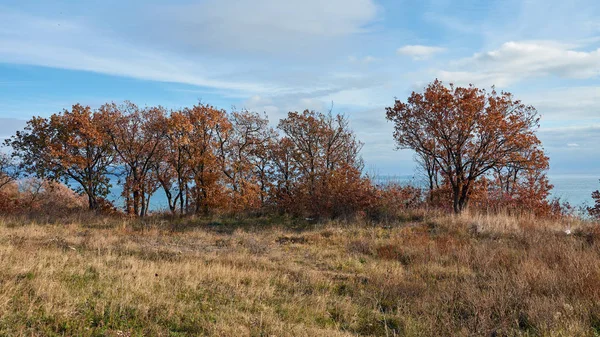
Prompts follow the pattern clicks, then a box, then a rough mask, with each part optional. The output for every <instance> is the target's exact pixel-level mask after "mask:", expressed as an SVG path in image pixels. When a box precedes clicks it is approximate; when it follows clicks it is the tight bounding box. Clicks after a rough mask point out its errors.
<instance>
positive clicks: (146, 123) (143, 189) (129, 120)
mask: <svg viewBox="0 0 600 337" xmlns="http://www.w3.org/2000/svg"><path fill="white" fill-rule="evenodd" d="M100 111H101V112H102V114H103V118H104V123H103V127H104V132H105V134H106V135H107V136H108V138H109V140H110V144H111V145H112V148H113V149H114V151H115V153H116V154H117V158H118V159H119V164H120V165H122V170H123V172H122V175H123V176H124V181H123V196H124V197H125V201H126V210H127V211H128V212H129V213H132V214H135V215H138V216H145V215H146V214H147V213H148V209H149V204H150V197H151V196H152V194H153V193H154V192H155V191H156V189H157V188H158V182H157V181H155V180H154V179H153V178H154V176H152V174H151V172H152V169H153V168H154V167H155V166H156V161H157V160H159V156H158V150H159V146H160V144H161V142H162V141H163V137H164V135H165V133H166V128H165V118H166V112H165V109H164V108H162V107H147V108H143V109H140V108H139V107H138V106H137V105H135V104H133V103H131V102H125V103H124V104H122V105H117V104H115V103H110V104H105V105H103V106H102V107H100Z"/></svg>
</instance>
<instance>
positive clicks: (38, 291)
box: [0, 215, 600, 336]
mask: <svg viewBox="0 0 600 337" xmlns="http://www.w3.org/2000/svg"><path fill="white" fill-rule="evenodd" d="M149 221H150V222H149V223H146V224H142V223H139V222H137V221H133V220H131V221H129V220H119V219H109V218H102V219H94V218H91V217H90V218H87V217H84V216H80V217H75V218H72V219H63V220H61V221H59V222H57V223H45V221H42V220H36V221H31V220H25V219H17V218H0V266H1V268H0V335H6V336H21V335H23V336H31V335H43V336H46V335H48V336H52V335H57V336H60V335H66V336H79V335H82V336H89V335H98V336H104V335H108V336H142V335H144V336H150V335H157V336H195V335H218V336H353V335H373V336H451V335H452V336H470V335H477V336H505V335H506V336H514V335H516V336H538V335H539V336H597V335H599V334H600V231H599V230H597V229H596V228H595V227H594V226H593V225H585V224H580V223H573V224H568V223H567V220H564V221H562V222H561V221H554V222H551V221H542V220H536V219H531V218H526V217H524V218H512V217H507V216H495V217H485V216H475V215H464V216H459V217H454V216H443V215H427V216H419V215H413V216H407V217H406V219H405V221H401V222H398V223H394V224H386V225H366V224H361V223H360V222H356V223H354V224H347V223H335V222H330V223H325V224H308V223H304V222H294V221H292V220H289V219H285V218H282V219H260V218H259V219H247V220H243V221H237V220H234V219H218V218H216V219H183V220H181V219H180V220H177V222H172V221H169V220H159V219H154V220H149ZM569 225H570V226H572V230H573V234H571V235H566V234H565V233H564V232H563V230H564V229H565V227H566V226H569Z"/></svg>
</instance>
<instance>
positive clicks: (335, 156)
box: [278, 110, 363, 215]
mask: <svg viewBox="0 0 600 337" xmlns="http://www.w3.org/2000/svg"><path fill="white" fill-rule="evenodd" d="M278 128H279V129H280V130H281V131H282V132H283V134H284V136H285V139H287V142H288V145H290V146H291V147H290V148H289V149H285V150H287V151H286V152H283V153H280V155H284V156H285V155H288V154H289V156H290V157H289V159H291V161H292V163H293V167H294V168H295V169H296V170H297V174H298V176H297V177H294V181H295V184H296V187H295V191H294V193H296V195H297V196H301V197H302V199H303V200H302V201H301V203H302V204H304V205H305V209H306V210H309V211H310V212H311V213H313V214H315V215H322V214H326V213H328V212H331V211H332V210H333V209H334V208H336V207H334V204H335V203H336V202H339V201H340V200H339V199H337V200H336V199H335V198H334V195H335V194H334V193H331V192H332V191H333V190H332V186H334V185H337V186H339V184H340V181H339V179H341V180H342V181H344V180H345V181H346V182H350V180H348V179H349V178H350V177H353V178H351V179H358V178H360V177H361V170H362V167H363V162H362V158H361V157H360V155H359V152H360V149H361V148H362V143H360V142H359V141H358V140H356V137H355V134H354V132H353V131H352V130H351V129H350V128H349V123H348V120H347V118H346V117H345V116H343V115H335V116H334V115H333V114H331V113H328V114H323V113H318V112H315V111H309V110H305V111H304V112H302V113H298V112H290V113H288V116H287V118H285V119H282V120H281V121H280V122H279V125H278ZM288 151H289V152H288ZM283 158H285V159H287V158H286V157H283ZM284 163H285V164H286V165H287V163H286V162H282V163H281V164H284ZM281 164H278V165H280V166H281ZM343 171H345V172H344V173H343V174H341V172H343ZM286 178H288V179H289V178H290V177H286ZM361 179H362V178H361ZM288 183H289V181H288ZM353 183H354V182H352V184H345V185H344V186H346V187H348V188H349V189H348V190H347V191H346V192H347V193H348V194H351V193H353V192H356V190H355V189H353V188H352V186H353V185H354V184H353ZM359 185H360V184H359Z"/></svg>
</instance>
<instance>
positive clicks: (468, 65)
mask: <svg viewBox="0 0 600 337" xmlns="http://www.w3.org/2000/svg"><path fill="white" fill-rule="evenodd" d="M453 66H454V68H456V70H451V71H448V70H443V71H440V72H439V73H438V77H439V78H440V79H442V80H445V81H452V82H455V83H458V84H466V83H473V84H477V85H491V84H496V85H499V86H506V85H509V84H512V83H515V82H518V81H520V80H523V79H529V78H536V77H544V76H557V77H561V78H572V79H588V78H595V77H598V76H599V75H600V49H596V50H592V51H578V50H574V48H573V46H571V45H565V44H560V43H557V42H552V41H521V42H506V43H504V44H503V45H502V46H501V47H500V48H498V49H496V50H492V51H488V52H483V53H476V54H474V55H473V56H472V57H469V58H466V59H462V60H459V61H457V62H454V64H453Z"/></svg>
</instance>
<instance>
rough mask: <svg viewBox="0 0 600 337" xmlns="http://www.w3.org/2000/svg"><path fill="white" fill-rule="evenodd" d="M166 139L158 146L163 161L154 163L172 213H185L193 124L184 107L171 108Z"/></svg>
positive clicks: (166, 125)
mask: <svg viewBox="0 0 600 337" xmlns="http://www.w3.org/2000/svg"><path fill="white" fill-rule="evenodd" d="M165 127H166V131H165V135H164V140H163V141H162V142H160V144H159V148H158V157H159V160H157V161H156V163H155V165H154V171H153V172H154V175H155V176H156V180H157V181H158V182H159V184H160V186H161V187H162V189H163V191H164V193H165V196H166V198H167V202H168V206H169V209H170V211H171V213H173V214H175V213H176V212H177V210H179V213H180V214H184V213H185V211H186V210H185V197H186V191H187V188H188V182H189V180H190V177H189V175H190V169H189V167H188V163H189V161H188V158H187V150H186V149H187V147H189V146H190V140H189V137H188V135H189V133H190V132H191V127H192V125H191V124H190V121H189V119H188V117H187V116H186V115H185V114H184V113H183V112H182V111H180V110H177V111H171V114H170V115H169V116H168V118H167V119H166V123H165Z"/></svg>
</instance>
